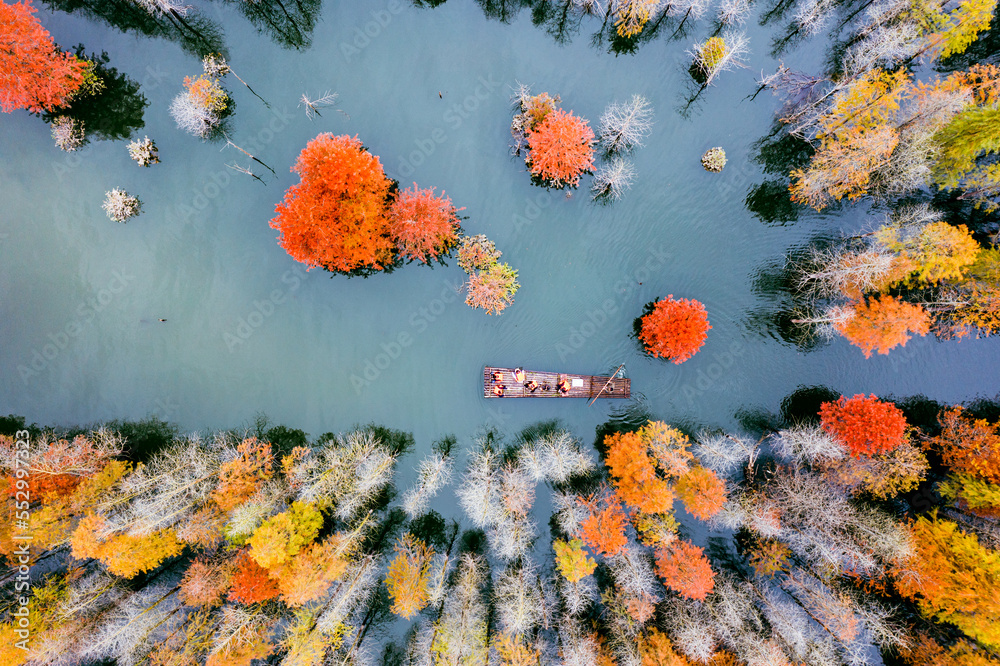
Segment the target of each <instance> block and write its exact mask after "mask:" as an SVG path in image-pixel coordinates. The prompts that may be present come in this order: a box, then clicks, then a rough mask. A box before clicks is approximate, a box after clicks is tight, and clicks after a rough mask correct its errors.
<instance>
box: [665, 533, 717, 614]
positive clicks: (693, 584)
mask: <svg viewBox="0 0 1000 666" xmlns="http://www.w3.org/2000/svg"><path fill="white" fill-rule="evenodd" d="M656 573H657V574H658V575H659V576H660V578H662V579H663V584H664V585H666V586H667V587H669V588H670V589H671V590H673V591H675V592H677V593H678V594H680V595H681V596H685V597H687V598H688V599H695V600H697V601H704V600H705V597H707V596H708V593H709V592H711V591H712V589H713V588H714V587H715V572H714V571H712V565H710V564H709V563H708V558H707V557H705V552H704V550H702V549H701V548H699V547H698V546H696V545H694V544H693V543H688V542H687V541H680V540H678V541H676V542H674V543H673V544H671V545H670V546H668V547H666V548H661V549H660V550H658V551H656Z"/></svg>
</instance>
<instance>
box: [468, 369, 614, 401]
mask: <svg viewBox="0 0 1000 666" xmlns="http://www.w3.org/2000/svg"><path fill="white" fill-rule="evenodd" d="M494 372H499V373H501V374H502V375H503V379H502V380H500V382H499V383H500V384H502V385H503V386H504V392H503V397H504V398H587V399H588V400H589V399H592V398H593V397H594V396H597V394H598V393H600V396H599V397H600V398H628V397H629V396H630V394H631V381H630V380H628V379H625V378H622V377H616V378H615V379H613V380H611V384H610V385H608V387H607V388H605V389H604V392H603V393H601V388H603V387H604V386H605V385H606V384H607V383H608V380H609V379H611V378H610V377H599V376H595V375H573V374H570V373H568V372H539V371H537V370H525V371H524V374H525V378H524V381H523V382H518V381H517V380H515V379H514V368H494V367H491V366H486V368H484V369H483V397H484V398H498V397H500V396H497V395H494V394H493V386H494V384H496V382H495V381H494V380H493V373H494ZM563 379H567V380H569V383H570V389H569V393H566V394H563V393H560V392H559V389H558V386H559V382H561V381H562V380H563ZM531 380H535V381H536V382H538V384H539V387H538V388H537V389H535V392H534V393H532V392H531V391H530V390H528V389H527V388H525V387H524V385H525V384H527V383H529V382H531ZM546 387H548V388H546Z"/></svg>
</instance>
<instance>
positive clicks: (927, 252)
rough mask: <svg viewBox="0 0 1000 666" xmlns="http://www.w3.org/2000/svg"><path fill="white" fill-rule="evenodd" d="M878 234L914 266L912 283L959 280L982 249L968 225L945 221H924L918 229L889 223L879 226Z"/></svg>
mask: <svg viewBox="0 0 1000 666" xmlns="http://www.w3.org/2000/svg"><path fill="white" fill-rule="evenodd" d="M876 237H877V238H878V239H879V240H880V241H881V242H882V243H884V244H885V245H886V246H887V247H888V248H889V249H890V250H892V251H894V252H897V253H898V254H899V256H900V258H901V260H902V261H903V262H904V263H905V265H906V266H907V268H909V269H910V273H909V276H908V278H907V281H908V282H909V283H910V284H914V283H917V282H923V283H927V284H937V283H938V282H940V281H941V280H959V279H961V278H962V276H963V274H964V272H965V271H966V270H967V269H968V267H969V266H970V265H972V264H973V263H974V262H975V261H976V257H977V255H978V254H979V249H980V248H979V243H977V242H976V240H975V239H974V238H973V237H972V232H970V231H969V228H968V227H966V226H965V225H964V224H960V225H958V226H957V227H956V226H952V225H950V224H948V223H947V222H943V221H937V222H931V223H930V224H926V225H922V226H921V228H920V229H919V230H918V231H917V232H916V233H906V230H904V229H900V228H898V227H896V226H892V225H887V226H884V227H882V228H881V229H879V230H878V232H877V233H876Z"/></svg>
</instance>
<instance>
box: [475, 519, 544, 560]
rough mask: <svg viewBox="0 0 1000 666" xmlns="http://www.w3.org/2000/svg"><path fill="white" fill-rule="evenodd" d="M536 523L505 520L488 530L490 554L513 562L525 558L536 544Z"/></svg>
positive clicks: (487, 537) (526, 520) (524, 520)
mask: <svg viewBox="0 0 1000 666" xmlns="http://www.w3.org/2000/svg"><path fill="white" fill-rule="evenodd" d="M536 534H537V530H536V527H535V523H534V521H532V520H529V519H528V518H521V517H518V518H514V517H510V518H505V519H504V520H501V521H500V522H498V523H496V524H494V525H492V526H490V527H489V528H488V529H487V530H486V540H487V542H488V543H489V545H490V552H492V553H493V554H494V555H496V556H497V557H498V558H500V559H502V560H505V561H508V562H509V561H511V560H516V559H517V558H519V557H523V556H524V555H526V554H527V552H528V550H530V549H531V546H532V544H533V543H534V542H535V536H536Z"/></svg>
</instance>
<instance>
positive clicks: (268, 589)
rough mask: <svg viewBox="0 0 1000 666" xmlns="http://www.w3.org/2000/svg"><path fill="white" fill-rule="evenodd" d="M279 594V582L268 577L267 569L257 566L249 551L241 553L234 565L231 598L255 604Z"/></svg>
mask: <svg viewBox="0 0 1000 666" xmlns="http://www.w3.org/2000/svg"><path fill="white" fill-rule="evenodd" d="M279 592H280V590H279V589H278V583H277V581H275V580H274V579H273V578H271V577H270V576H268V572H267V569H265V568H264V567H262V566H260V565H259V564H257V562H255V561H254V559H253V558H252V557H250V553H249V552H248V551H246V550H243V551H240V554H239V556H237V558H236V562H235V564H234V569H233V577H232V585H231V587H230V590H229V598H230V599H232V600H234V601H239V602H241V603H244V604H253V603H257V602H260V601H267V600H268V599H274V598H275V597H277V596H278V593H279Z"/></svg>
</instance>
